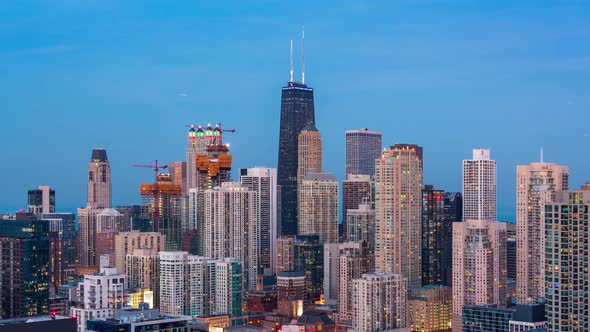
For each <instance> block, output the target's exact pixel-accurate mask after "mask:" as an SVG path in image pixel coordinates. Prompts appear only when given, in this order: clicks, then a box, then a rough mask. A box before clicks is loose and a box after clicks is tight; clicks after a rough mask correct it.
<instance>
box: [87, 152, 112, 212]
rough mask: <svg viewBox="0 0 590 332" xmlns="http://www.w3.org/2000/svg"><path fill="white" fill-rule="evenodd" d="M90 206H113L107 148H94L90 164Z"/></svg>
mask: <svg viewBox="0 0 590 332" xmlns="http://www.w3.org/2000/svg"><path fill="white" fill-rule="evenodd" d="M86 206H87V207H88V208H98V209H104V208H110V207H111V166H110V164H109V159H108V158H107V151H106V150H105V149H94V150H92V156H91V157H90V164H89V165H88V203H87V205H86Z"/></svg>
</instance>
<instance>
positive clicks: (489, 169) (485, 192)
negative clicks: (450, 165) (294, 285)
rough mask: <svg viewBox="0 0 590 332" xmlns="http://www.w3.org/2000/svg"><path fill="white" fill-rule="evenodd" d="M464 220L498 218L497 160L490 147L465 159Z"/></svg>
mask: <svg viewBox="0 0 590 332" xmlns="http://www.w3.org/2000/svg"><path fill="white" fill-rule="evenodd" d="M463 220H492V221H495V220H496V161H495V160H491V159H490V150H488V149H473V159H469V160H463Z"/></svg>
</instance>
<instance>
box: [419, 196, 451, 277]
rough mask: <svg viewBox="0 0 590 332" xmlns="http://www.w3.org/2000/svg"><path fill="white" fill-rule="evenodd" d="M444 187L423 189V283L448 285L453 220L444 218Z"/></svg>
mask: <svg viewBox="0 0 590 332" xmlns="http://www.w3.org/2000/svg"><path fill="white" fill-rule="evenodd" d="M444 197H445V192H444V190H440V189H434V186H432V185H425V186H424V189H423V190H422V285H449V284H450V279H449V278H448V276H449V275H450V274H451V265H445V264H447V263H448V262H450V261H451V257H452V236H453V222H452V221H448V220H447V219H446V213H445V204H444Z"/></svg>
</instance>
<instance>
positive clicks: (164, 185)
mask: <svg viewBox="0 0 590 332" xmlns="http://www.w3.org/2000/svg"><path fill="white" fill-rule="evenodd" d="M139 192H140V194H141V197H142V201H143V205H144V206H145V207H146V215H147V216H148V219H149V220H150V221H151V222H152V224H153V225H154V231H155V232H158V231H159V232H161V233H162V234H164V235H166V250H178V249H180V244H181V241H182V186H181V185H179V184H175V183H173V182H172V178H171V177H170V174H158V179H157V182H156V183H141V184H140V185H139Z"/></svg>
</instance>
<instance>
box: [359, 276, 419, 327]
mask: <svg viewBox="0 0 590 332" xmlns="http://www.w3.org/2000/svg"><path fill="white" fill-rule="evenodd" d="M407 289H408V280H407V279H406V278H404V277H402V276H401V275H399V274H392V273H379V272H377V273H368V274H364V275H363V276H362V278H360V279H355V280H353V281H352V294H353V295H352V298H353V304H352V307H353V308H354V314H353V316H352V330H353V331H355V332H362V331H374V332H376V331H389V330H394V329H400V328H405V327H409V320H408V307H407V302H408V300H407V299H408V297H407V296H408V295H407Z"/></svg>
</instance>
